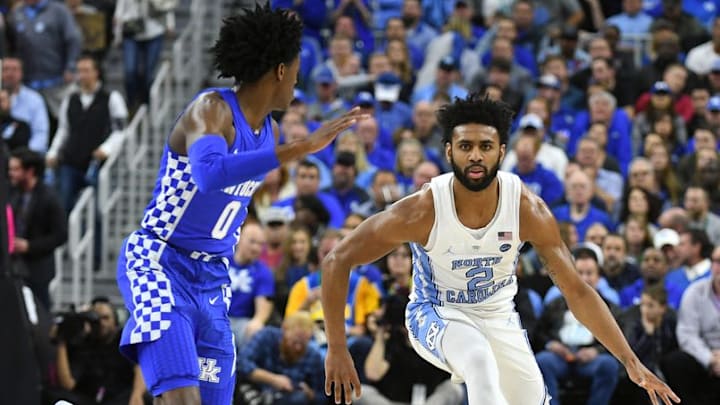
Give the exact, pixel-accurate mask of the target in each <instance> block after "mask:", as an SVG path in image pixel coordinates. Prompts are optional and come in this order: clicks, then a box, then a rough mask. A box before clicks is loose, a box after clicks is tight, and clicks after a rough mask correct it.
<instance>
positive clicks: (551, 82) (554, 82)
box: [537, 74, 561, 90]
mask: <svg viewBox="0 0 720 405" xmlns="http://www.w3.org/2000/svg"><path fill="white" fill-rule="evenodd" d="M537 87H547V88H551V89H555V90H560V87H561V84H560V80H559V79H558V78H557V77H556V76H555V75H551V74H546V75H542V76H540V78H539V79H538V81H537Z"/></svg>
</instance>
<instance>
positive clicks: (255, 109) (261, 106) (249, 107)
mask: <svg viewBox="0 0 720 405" xmlns="http://www.w3.org/2000/svg"><path fill="white" fill-rule="evenodd" d="M235 94H236V95H237V99H238V104H239V105H240V110H242V113H243V115H244V116H245V121H247V123H248V124H249V125H250V126H251V127H252V129H253V130H258V129H261V128H262V126H263V124H264V123H265V117H267V115H268V114H270V112H272V97H271V95H270V93H268V92H267V90H263V89H262V87H260V86H258V85H257V84H243V85H242V86H236V87H235Z"/></svg>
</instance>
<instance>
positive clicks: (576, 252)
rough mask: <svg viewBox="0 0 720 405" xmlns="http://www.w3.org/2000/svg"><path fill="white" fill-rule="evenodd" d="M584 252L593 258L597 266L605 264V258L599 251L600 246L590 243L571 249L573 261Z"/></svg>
mask: <svg viewBox="0 0 720 405" xmlns="http://www.w3.org/2000/svg"><path fill="white" fill-rule="evenodd" d="M586 252H587V253H589V254H590V255H591V256H595V261H596V262H597V264H598V266H600V267H602V266H603V263H604V262H605V257H604V256H603V253H602V249H600V246H598V245H596V244H594V243H592V242H582V243H578V245H577V246H576V247H575V248H574V249H573V251H572V255H573V258H574V259H577V257H578V256H580V254H581V253H586Z"/></svg>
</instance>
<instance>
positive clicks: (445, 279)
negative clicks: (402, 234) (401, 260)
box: [410, 171, 522, 313]
mask: <svg viewBox="0 0 720 405" xmlns="http://www.w3.org/2000/svg"><path fill="white" fill-rule="evenodd" d="M497 178H498V181H499V184H500V193H499V197H500V198H499V201H498V206H497V210H496V211H495V215H494V216H493V218H492V220H490V222H489V223H488V225H487V226H485V227H483V228H480V229H471V228H468V227H466V226H464V225H463V224H462V223H460V221H459V219H458V216H457V211H456V209H455V200H454V197H453V188H452V185H453V181H455V178H454V174H453V173H446V174H443V175H440V176H437V177H435V178H433V179H432V181H431V182H430V188H431V190H432V195H433V202H434V205H435V222H434V224H433V227H432V230H431V231H430V236H429V238H428V242H427V245H426V246H420V245H419V244H412V245H411V246H412V253H413V292H412V295H411V297H410V299H411V304H410V306H413V304H415V305H418V304H420V305H421V304H428V303H430V304H432V305H434V306H447V307H454V308H458V309H460V310H473V311H479V312H483V313H487V312H509V311H512V309H513V308H514V305H513V302H512V300H513V297H514V296H515V293H516V292H517V280H516V277H515V265H516V263H517V259H518V255H519V251H520V248H521V245H522V242H521V241H520V226H519V225H520V194H521V190H522V188H521V180H520V178H518V177H517V176H516V175H514V174H512V173H508V172H503V171H498V174H497ZM478 209H483V208H482V207H478Z"/></svg>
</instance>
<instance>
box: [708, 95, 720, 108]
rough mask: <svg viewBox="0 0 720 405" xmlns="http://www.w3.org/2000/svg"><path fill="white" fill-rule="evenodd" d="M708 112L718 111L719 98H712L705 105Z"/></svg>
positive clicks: (719, 105) (719, 106)
mask: <svg viewBox="0 0 720 405" xmlns="http://www.w3.org/2000/svg"><path fill="white" fill-rule="evenodd" d="M706 108H707V110H708V111H720V96H712V97H710V100H708V103H707V107H706Z"/></svg>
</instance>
